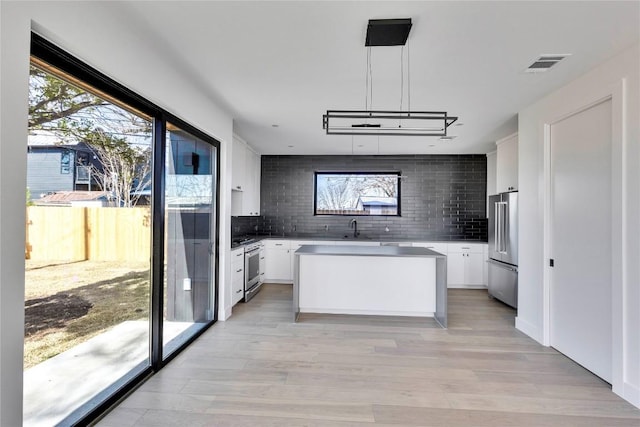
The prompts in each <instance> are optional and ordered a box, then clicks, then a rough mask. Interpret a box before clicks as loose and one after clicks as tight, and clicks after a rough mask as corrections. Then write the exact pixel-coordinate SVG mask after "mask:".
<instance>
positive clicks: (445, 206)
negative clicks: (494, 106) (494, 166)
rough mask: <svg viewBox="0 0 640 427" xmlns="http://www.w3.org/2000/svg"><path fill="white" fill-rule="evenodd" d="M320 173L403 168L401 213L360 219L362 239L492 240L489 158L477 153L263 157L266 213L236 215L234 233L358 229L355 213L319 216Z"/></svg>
mask: <svg viewBox="0 0 640 427" xmlns="http://www.w3.org/2000/svg"><path fill="white" fill-rule="evenodd" d="M314 171H365V172H367V171H374V172H375V171H400V172H401V173H402V177H403V178H402V181H401V202H400V203H401V214H402V216H400V217H397V216H386V217H384V216H378V217H373V216H372V217H362V216H358V217H356V219H357V221H358V230H359V231H360V232H361V233H362V234H361V236H362V237H368V238H371V239H383V240H388V239H415V240H434V241H438V240H477V241H486V240H487V220H486V212H485V211H486V188H487V187H486V184H487V160H486V156H484V155H476V154H473V155H399V156H262V178H261V201H260V205H261V216H259V217H235V218H232V221H231V226H232V235H233V236H238V235H243V234H271V235H277V236H290V237H313V236H314V235H318V236H327V237H341V236H344V235H351V234H352V233H353V230H351V229H349V221H350V220H351V218H353V217H351V216H320V215H318V216H316V215H314V214H313V173H314ZM327 228H328V230H327ZM387 228H388V230H389V231H386V230H385V229H387Z"/></svg>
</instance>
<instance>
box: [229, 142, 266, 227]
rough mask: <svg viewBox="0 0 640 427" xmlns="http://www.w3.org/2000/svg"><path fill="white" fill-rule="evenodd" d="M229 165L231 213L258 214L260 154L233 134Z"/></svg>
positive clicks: (239, 214) (240, 214)
mask: <svg viewBox="0 0 640 427" xmlns="http://www.w3.org/2000/svg"><path fill="white" fill-rule="evenodd" d="M231 166H232V168H233V169H232V171H231V190H232V194H231V215H233V216H257V215H260V168H261V163H260V155H259V154H257V153H255V152H254V151H253V150H252V149H251V147H249V146H248V145H247V144H246V143H245V142H244V141H243V140H241V139H240V138H238V137H237V136H235V135H234V137H233V145H232V152H231Z"/></svg>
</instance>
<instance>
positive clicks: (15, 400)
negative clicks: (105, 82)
mask: <svg viewBox="0 0 640 427" xmlns="http://www.w3.org/2000/svg"><path fill="white" fill-rule="evenodd" d="M123 7H124V6H122V5H121V4H119V3H111V2H48V1H46V2H10V1H2V2H0V52H1V55H2V56H1V58H2V61H1V64H0V78H1V80H0V93H1V96H0V200H1V203H0V236H1V238H0V425H2V426H17V425H22V348H23V330H24V317H23V316H24V310H23V307H24V249H23V248H24V238H25V236H24V221H25V218H24V215H25V209H24V206H25V188H26V141H27V99H28V98H27V97H28V74H29V49H30V31H31V29H32V28H33V29H34V30H36V31H37V32H38V33H40V34H41V35H43V36H44V37H46V38H48V39H49V40H50V41H52V42H54V43H56V44H58V45H59V46H61V47H62V48H64V49H66V50H68V51H69V52H70V53H72V54H73V55H75V56H77V57H78V58H80V59H82V60H84V61H85V62H87V63H88V64H90V65H92V66H94V67H95V68H97V69H98V70H100V71H102V72H103V73H105V74H107V75H108V76H110V77H112V78H113V79H115V80H117V81H119V82H120V83H122V84H124V85H125V86H127V87H129V88H130V89H133V90H134V91H136V92H137V93H139V94H140V95H142V96H144V97H146V98H148V99H149V100H151V101H152V102H155V103H156V104H158V105H160V106H162V107H163V108H165V109H166V110H168V111H170V112H171V113H173V114H175V115H176V116H178V117H180V118H182V119H183V120H185V121H186V122H188V123H190V124H192V125H193V126H195V127H197V128H199V129H201V130H202V131H204V132H205V133H207V134H209V135H211V136H213V137H215V138H216V139H218V140H219V141H220V142H221V144H222V150H221V151H222V152H221V156H222V158H221V162H222V166H221V168H222V170H221V180H222V182H221V183H220V184H221V188H224V189H226V188H230V184H229V183H228V179H229V178H228V173H227V171H228V170H229V169H230V166H229V161H230V157H229V153H230V150H229V149H228V148H227V147H228V144H230V143H231V138H232V118H231V116H230V115H229V114H228V113H227V112H225V111H223V110H221V109H220V108H218V107H217V106H216V100H215V99H214V97H213V95H211V94H208V93H207V90H206V88H203V87H197V86H196V85H195V84H194V83H192V82H193V79H191V78H189V76H188V74H186V73H185V70H184V68H180V67H181V64H180V63H179V61H176V60H174V58H171V57H170V56H169V55H168V53H167V52H164V51H163V49H162V44H161V43H159V42H158V39H157V38H156V37H154V36H153V35H150V34H148V33H145V29H144V25H143V22H140V23H139V25H136V24H135V23H132V22H131V21H130V20H129V19H130V16H129V13H128V10H126V9H124V10H123V9H122V8H123ZM148 7H152V3H151V2H149V3H148ZM168 24H169V23H168ZM229 200H230V191H223V192H222V194H221V206H220V208H221V210H220V227H221V229H220V247H221V248H223V251H222V253H221V256H220V266H221V267H220V283H224V281H225V274H226V269H225V267H224V266H225V265H226V264H227V262H226V257H228V253H229V249H228V248H229V246H230V245H229V228H230V226H229V218H230V203H229ZM221 289H224V286H221ZM224 297H225V296H224V294H222V295H221V300H220V307H221V308H222V307H224V305H225V302H224Z"/></svg>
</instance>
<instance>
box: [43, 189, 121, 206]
mask: <svg viewBox="0 0 640 427" xmlns="http://www.w3.org/2000/svg"><path fill="white" fill-rule="evenodd" d="M112 199H113V197H110V195H109V192H108V191H56V192H55V193H51V194H47V195H45V196H43V197H41V198H39V199H37V200H35V201H34V203H35V204H36V205H38V206H43V205H46V206H72V207H104V206H112V203H113V202H112Z"/></svg>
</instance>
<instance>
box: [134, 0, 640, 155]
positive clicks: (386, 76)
mask: <svg viewBox="0 0 640 427" xmlns="http://www.w3.org/2000/svg"><path fill="white" fill-rule="evenodd" d="M639 5H640V3H639V2H638V1H627V2H615V1H602V2H588V1H568V2H560V1H555V2H542V1H533V2H520V1H511V2H508V1H499V2H483V1H471V2H456V1H448V2H444V1H425V2H421V1H411V2H396V1H386V2H383V1H355V2H334V1H318V2H308V1H299V2H272V1H259V2H238V1H235V2H217V1H215V2H212V1H203V2H188V3H187V2H130V3H127V4H126V5H124V6H123V7H124V8H125V11H126V12H127V13H130V14H131V15H129V18H134V19H135V21H136V22H137V23H138V24H137V25H139V28H138V30H139V31H141V32H143V34H145V32H146V36H147V37H150V38H152V39H154V40H157V44H158V47H159V48H161V49H162V50H163V52H164V54H165V55H167V56H169V57H170V58H171V59H172V60H173V61H175V63H176V64H178V66H179V67H180V69H181V71H182V72H183V73H184V74H185V75H186V76H189V77H190V78H192V79H193V80H194V81H195V82H197V83H198V84H199V85H200V86H201V87H202V90H203V91H205V92H208V94H209V95H210V96H211V97H212V98H213V99H216V100H217V101H218V103H219V104H220V105H221V106H222V107H224V108H226V109H228V110H229V111H230V112H231V113H232V114H233V116H234V131H235V132H236V133H237V134H238V135H240V136H241V137H242V138H243V139H245V140H246V141H247V142H248V143H249V144H250V145H252V146H253V147H254V148H255V149H256V150H257V151H259V152H260V153H262V154H351V153H354V154H377V153H379V154H422V153H486V152H489V151H492V150H493V149H495V140H496V139H499V138H501V137H504V136H507V135H509V134H511V133H513V132H515V131H517V113H518V111H519V110H521V109H522V108H524V107H526V106H528V105H529V104H531V103H532V102H534V101H536V100H538V99H539V98H541V97H543V96H544V95H546V94H547V93H549V92H551V91H553V90H555V89H557V88H559V87H561V86H562V85H564V84H566V83H568V82H570V81H571V80H573V79H575V78H576V77H578V76H580V75H581V74H584V73H585V72H587V71H588V70H590V69H591V68H593V67H594V66H596V65H597V64H598V63H601V62H603V61H605V60H606V59H608V58H610V57H612V56H614V55H615V54H617V53H618V52H620V51H622V50H624V49H625V48H628V47H630V46H632V45H634V44H635V43H638V41H639V38H640V35H639V31H640V28H639V27H640V24H639V22H640V17H639V16H640V8H639ZM384 18H411V19H412V22H413V28H412V29H411V33H410V35H409V41H408V44H409V50H410V83H411V90H410V95H411V109H412V110H423V111H424V110H435V111H447V112H448V113H449V114H450V115H454V116H458V117H459V120H458V121H459V122H460V123H462V124H463V125H462V126H455V127H454V126H452V127H451V128H450V129H449V134H450V135H454V136H456V138H455V139H454V140H453V141H450V142H442V141H439V140H438V138H436V137H395V138H394V137H380V138H378V137H374V136H357V137H351V136H337V135H325V133H324V130H323V129H322V115H323V114H324V113H325V112H326V110H327V109H364V106H365V92H366V90H365V89H366V81H365V76H366V74H365V72H366V52H367V48H365V47H364V38H365V33H366V27H367V22H368V20H369V19H384ZM371 49H372V50H371V55H372V57H371V58H372V59H371V60H372V72H373V76H372V84H373V86H372V91H373V109H394V110H395V109H398V108H399V106H400V89H401V83H400V75H401V72H400V52H401V48H400V47H373V48H371ZM565 53H570V54H572V55H571V56H570V57H569V58H568V59H565V60H564V61H562V62H560V63H559V64H558V65H556V66H555V67H554V68H552V69H551V71H549V72H548V73H541V74H530V73H525V72H524V69H525V68H526V67H527V66H529V65H530V64H531V63H532V62H533V61H534V60H535V59H536V58H537V57H538V56H539V55H541V54H565ZM405 54H406V53H405ZM405 91H406V80H405ZM405 93H406V92H405ZM405 108H406V95H405ZM274 124H277V125H278V127H273V126H272V125H274ZM291 146H292V147H291Z"/></svg>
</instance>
